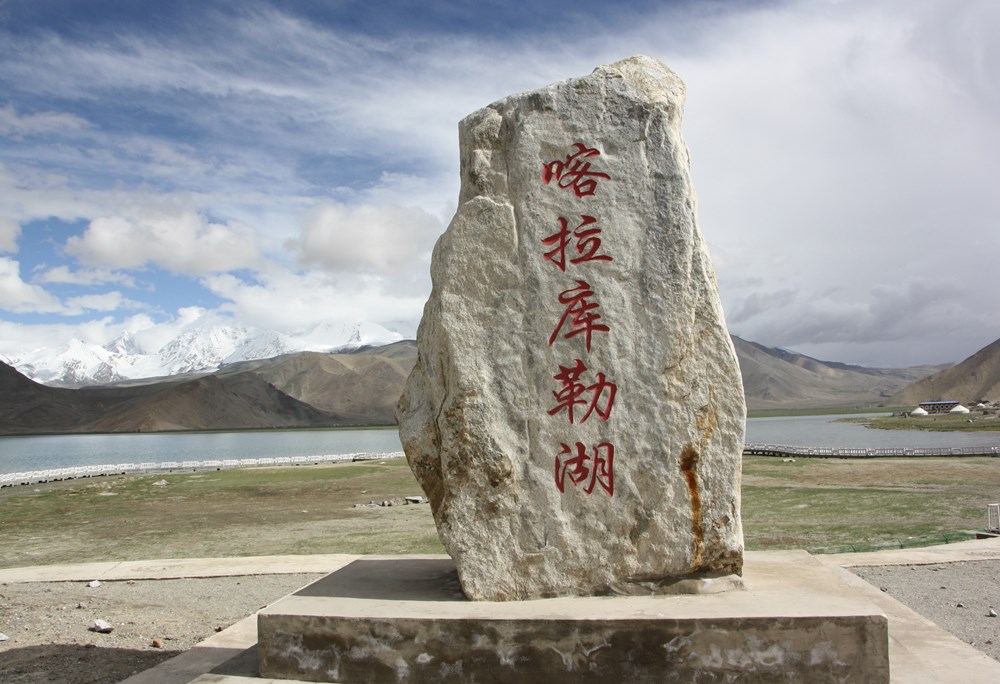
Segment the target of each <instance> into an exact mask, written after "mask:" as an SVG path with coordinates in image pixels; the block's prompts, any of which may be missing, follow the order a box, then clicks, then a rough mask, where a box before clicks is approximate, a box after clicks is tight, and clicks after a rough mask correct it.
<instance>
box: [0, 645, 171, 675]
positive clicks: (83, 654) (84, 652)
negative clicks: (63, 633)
mask: <svg viewBox="0 0 1000 684" xmlns="http://www.w3.org/2000/svg"><path fill="white" fill-rule="evenodd" d="M179 653H180V651H160V650H157V651H149V650H142V651H137V650H133V649H126V648H101V647H97V646H85V645H82V644H46V645H44V646H25V647H23V648H11V649H4V650H2V651H0V682H3V684H39V682H46V683H48V684H114V683H115V682H120V681H121V680H123V679H127V678H128V677H130V676H132V675H133V674H135V673H137V672H142V671H143V670H148V669H149V668H151V667H155V666H156V665H158V664H159V663H161V662H163V661H164V660H169V659H170V658H173V657H174V656H176V655H178V654H179Z"/></svg>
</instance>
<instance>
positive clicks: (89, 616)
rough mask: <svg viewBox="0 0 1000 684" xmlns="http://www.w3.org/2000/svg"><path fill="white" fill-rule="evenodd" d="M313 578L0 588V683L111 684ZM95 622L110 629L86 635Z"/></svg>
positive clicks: (313, 577) (137, 582)
mask: <svg viewBox="0 0 1000 684" xmlns="http://www.w3.org/2000/svg"><path fill="white" fill-rule="evenodd" d="M317 577H319V575H255V576H252V577H219V578H209V579H171V580H128V581H116V582H103V583H102V584H101V586H99V587H90V586H88V584H87V583H86V582H45V583H37V584H35V583H32V584H0V633H2V634H5V635H7V636H8V637H9V639H8V640H7V641H0V682H3V684H39V683H40V682H48V683H57V684H114V683H115V682H120V681H121V680H123V679H126V678H128V677H130V676H131V675H133V674H135V673H136V672H141V671H142V670H147V669H149V668H151V667H153V666H155V665H157V664H158V663H160V662H161V661H164V660H167V659H169V658H172V657H174V656H176V655H177V654H178V653H181V652H182V651H186V650H187V649H189V648H191V647H192V646H194V645H195V644H197V643H198V642H200V641H202V640H203V639H206V638H207V637H209V636H211V635H212V634H213V633H214V632H216V631H220V630H222V629H225V628H226V627H228V626H230V625H232V624H234V623H236V622H239V621H240V620H242V619H243V618H245V617H246V616H248V615H251V614H252V613H254V612H256V611H257V610H260V609H261V608H263V607H264V606H265V605H267V604H269V603H272V602H273V601H275V600H277V599H279V598H281V597H282V596H285V595H287V594H289V593H291V592H293V591H295V590H296V589H299V588H300V587H302V586H304V585H306V584H308V583H309V582H311V581H312V580H314V579H316V578H317ZM95 620H104V621H106V622H108V623H110V624H111V626H112V627H113V628H114V631H112V632H111V633H110V634H101V633H98V632H94V631H91V630H90V628H91V627H93V626H94V621H95Z"/></svg>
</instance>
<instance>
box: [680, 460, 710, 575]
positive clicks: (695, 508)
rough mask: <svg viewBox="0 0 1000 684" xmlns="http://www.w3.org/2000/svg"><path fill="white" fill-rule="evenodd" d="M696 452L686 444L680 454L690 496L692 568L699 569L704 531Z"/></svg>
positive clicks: (703, 546) (702, 556)
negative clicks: (692, 541)
mask: <svg viewBox="0 0 1000 684" xmlns="http://www.w3.org/2000/svg"><path fill="white" fill-rule="evenodd" d="M699 456H700V455H699V453H698V450H697V449H695V448H694V447H693V446H691V445H690V444H688V445H687V446H686V447H684V450H683V451H682V452H681V472H682V473H684V479H685V481H686V482H687V487H688V493H689V494H690V495H691V533H692V534H693V535H694V559H693V561H692V566H693V567H694V568H699V567H701V564H702V562H703V560H704V557H705V530H704V528H703V527H702V524H701V492H700V491H699V489H698V459H699Z"/></svg>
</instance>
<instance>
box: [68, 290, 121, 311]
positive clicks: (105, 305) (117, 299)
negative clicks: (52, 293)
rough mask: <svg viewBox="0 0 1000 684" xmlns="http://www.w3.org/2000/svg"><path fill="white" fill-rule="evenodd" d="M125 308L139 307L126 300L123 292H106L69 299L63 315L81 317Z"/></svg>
mask: <svg viewBox="0 0 1000 684" xmlns="http://www.w3.org/2000/svg"><path fill="white" fill-rule="evenodd" d="M124 306H128V307H135V306H139V305H138V304H137V303H136V302H133V301H131V300H129V299H126V298H125V297H124V296H122V293H121V292H104V293H102V294H92V295H80V296H78V297H67V298H66V302H65V307H64V311H63V313H65V314H67V315H79V314H82V313H85V312H88V311H99V312H107V311H117V310H118V309H121V308H122V307H124Z"/></svg>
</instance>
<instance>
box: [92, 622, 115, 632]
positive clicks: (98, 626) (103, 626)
mask: <svg viewBox="0 0 1000 684" xmlns="http://www.w3.org/2000/svg"><path fill="white" fill-rule="evenodd" d="M90 631H91V632H97V633H98V634H111V632H113V631H115V628H114V627H112V626H111V623H110V622H108V621H107V620H101V619H97V620H94V624H93V625H92V626H91V627H90Z"/></svg>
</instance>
